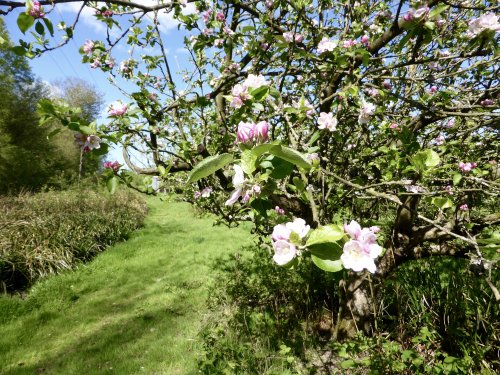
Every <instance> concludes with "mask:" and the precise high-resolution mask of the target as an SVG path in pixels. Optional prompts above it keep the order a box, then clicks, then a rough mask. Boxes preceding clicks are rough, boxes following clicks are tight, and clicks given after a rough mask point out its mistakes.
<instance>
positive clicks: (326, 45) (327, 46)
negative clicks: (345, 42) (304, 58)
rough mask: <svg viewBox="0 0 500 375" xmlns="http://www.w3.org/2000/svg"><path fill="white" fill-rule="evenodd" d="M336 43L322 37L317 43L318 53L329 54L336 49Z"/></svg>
mask: <svg viewBox="0 0 500 375" xmlns="http://www.w3.org/2000/svg"><path fill="white" fill-rule="evenodd" d="M337 44H338V41H336V40H335V41H332V40H330V39H328V38H327V37H324V38H323V39H321V41H320V42H319V43H318V52H319V53H320V54H321V53H324V52H331V51H333V50H334V49H335V47H337Z"/></svg>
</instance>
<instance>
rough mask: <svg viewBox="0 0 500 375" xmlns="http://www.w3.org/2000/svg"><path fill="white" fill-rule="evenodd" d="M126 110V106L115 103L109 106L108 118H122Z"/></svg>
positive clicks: (119, 102)
mask: <svg viewBox="0 0 500 375" xmlns="http://www.w3.org/2000/svg"><path fill="white" fill-rule="evenodd" d="M127 108H128V106H127V104H124V103H122V102H121V101H117V102H114V103H113V104H111V105H110V106H109V108H108V114H109V115H110V116H123V115H124V114H125V113H126V112H127Z"/></svg>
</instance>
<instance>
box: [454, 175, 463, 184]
mask: <svg viewBox="0 0 500 375" xmlns="http://www.w3.org/2000/svg"><path fill="white" fill-rule="evenodd" d="M460 181H462V175H461V174H460V173H455V174H454V175H453V185H455V186H457V185H458V184H459V183H460Z"/></svg>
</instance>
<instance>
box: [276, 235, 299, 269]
mask: <svg viewBox="0 0 500 375" xmlns="http://www.w3.org/2000/svg"><path fill="white" fill-rule="evenodd" d="M273 248H274V256H273V260H274V261H275V262H276V264H278V265H280V266H284V265H286V264H288V263H290V262H291V261H292V260H293V259H294V258H295V257H296V256H297V248H296V247H295V245H294V244H292V243H290V242H288V241H283V240H278V241H276V242H274V243H273Z"/></svg>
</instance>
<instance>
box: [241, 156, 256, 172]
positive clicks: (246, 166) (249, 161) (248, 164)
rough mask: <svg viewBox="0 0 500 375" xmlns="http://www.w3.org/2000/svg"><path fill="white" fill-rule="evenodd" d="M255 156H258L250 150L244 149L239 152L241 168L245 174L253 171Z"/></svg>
mask: <svg viewBox="0 0 500 375" xmlns="http://www.w3.org/2000/svg"><path fill="white" fill-rule="evenodd" d="M257 158H258V156H255V154H254V153H252V150H245V151H243V152H242V153H241V168H242V169H243V171H244V172H245V173H246V174H248V175H251V174H252V173H253V172H254V171H255V169H256V167H255V162H256V161H257Z"/></svg>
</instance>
